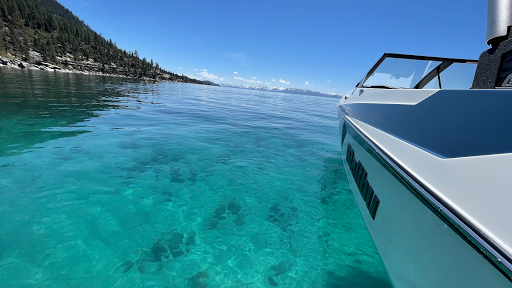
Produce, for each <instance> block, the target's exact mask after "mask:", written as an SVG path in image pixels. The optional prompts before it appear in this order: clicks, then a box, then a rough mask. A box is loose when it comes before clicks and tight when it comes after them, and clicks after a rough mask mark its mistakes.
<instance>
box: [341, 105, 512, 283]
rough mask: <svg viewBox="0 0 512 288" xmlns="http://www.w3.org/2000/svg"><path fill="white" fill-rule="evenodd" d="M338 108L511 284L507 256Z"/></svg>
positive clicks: (379, 153)
mask: <svg viewBox="0 0 512 288" xmlns="http://www.w3.org/2000/svg"><path fill="white" fill-rule="evenodd" d="M337 106H338V107H336V108H337V111H338V115H341V116H342V117H343V119H344V120H345V123H347V124H348V125H350V127H351V128H352V129H353V130H354V131H355V132H356V133H357V134H358V136H360V137H361V139H362V140H363V141H364V142H365V143H366V144H367V145H368V147H369V148H370V149H371V150H372V151H373V152H374V153H375V154H376V155H377V156H378V157H379V158H380V159H381V160H382V161H383V162H384V163H386V164H387V165H388V166H389V167H390V168H391V169H392V170H393V171H394V172H395V173H396V174H397V175H398V176H399V177H401V178H402V180H403V181H404V182H405V183H407V184H408V185H409V186H410V188H412V189H413V190H414V191H416V193H417V194H418V195H420V196H421V197H422V198H423V200H425V201H426V202H427V203H428V204H429V205H430V206H431V207H430V208H431V209H435V210H436V211H438V212H439V213H435V214H437V216H438V217H443V218H444V219H442V220H446V221H443V222H445V223H446V222H448V223H450V224H451V225H452V227H453V228H454V229H456V230H457V231H458V232H459V233H461V234H462V235H464V236H465V237H466V238H467V240H469V241H470V242H471V244H472V245H471V246H473V248H474V249H475V250H477V252H478V253H479V254H482V255H483V256H484V257H485V258H486V259H487V260H488V261H489V262H491V264H492V265H493V266H495V267H496V268H497V269H498V270H500V272H501V273H502V274H504V275H505V276H506V278H507V279H508V280H509V281H511V282H512V261H511V260H512V259H511V258H510V256H509V255H508V254H507V253H506V252H504V251H503V249H501V248H500V247H498V246H497V245H496V244H495V243H494V241H492V240H491V239H489V237H487V236H485V234H484V233H482V232H481V231H480V230H479V229H478V228H476V227H474V225H472V224H471V223H470V222H469V221H468V220H466V219H465V218H464V217H462V216H461V215H460V214H459V213H458V212H456V211H454V209H453V208H451V207H450V205H448V204H446V203H445V202H444V201H443V200H442V199H440V198H439V197H438V196H437V195H436V194H435V193H433V192H432V191H431V190H430V189H429V188H428V187H426V186H425V185H423V184H422V183H421V181H418V180H417V179H416V177H414V176H413V175H411V174H410V173H408V172H407V170H406V169H404V168H403V167H402V166H401V165H400V164H399V163H397V162H396V161H395V160H394V159H393V157H391V156H390V155H388V153H386V152H385V151H383V150H382V149H381V148H380V146H379V145H378V144H376V143H375V142H374V141H373V140H371V139H370V138H369V137H368V136H366V134H365V133H364V132H363V131H362V130H361V129H359V127H357V125H356V124H355V123H354V122H352V120H351V119H349V118H348V116H346V115H345V114H344V113H343V111H342V109H340V107H339V106H341V105H340V104H339V103H338V105H337ZM478 250H480V251H478Z"/></svg>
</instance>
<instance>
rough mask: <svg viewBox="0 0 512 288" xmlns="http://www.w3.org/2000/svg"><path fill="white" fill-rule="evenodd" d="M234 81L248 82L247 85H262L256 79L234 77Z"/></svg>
mask: <svg viewBox="0 0 512 288" xmlns="http://www.w3.org/2000/svg"><path fill="white" fill-rule="evenodd" d="M233 79H235V80H240V81H243V82H247V83H256V84H261V83H262V82H261V81H257V80H254V79H244V78H242V77H233Z"/></svg>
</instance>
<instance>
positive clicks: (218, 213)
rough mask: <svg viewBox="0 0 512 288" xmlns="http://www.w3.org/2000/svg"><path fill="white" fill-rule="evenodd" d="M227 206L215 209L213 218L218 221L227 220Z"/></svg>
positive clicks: (219, 206)
mask: <svg viewBox="0 0 512 288" xmlns="http://www.w3.org/2000/svg"><path fill="white" fill-rule="evenodd" d="M225 214H226V205H224V204H219V205H218V206H217V209H215V211H213V218H215V219H217V220H226V215H225Z"/></svg>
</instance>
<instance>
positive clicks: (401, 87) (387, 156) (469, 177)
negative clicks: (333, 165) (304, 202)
mask: <svg viewBox="0 0 512 288" xmlns="http://www.w3.org/2000/svg"><path fill="white" fill-rule="evenodd" d="M511 9H512V1H510V0H508V1H497V0H496V1H493V0H491V1H489V17H488V18H489V20H488V22H489V24H488V44H490V45H491V46H492V48H491V49H489V50H488V51H485V52H484V53H482V55H481V56H480V60H479V61H475V60H465V59H451V58H437V57H423V56H410V55H401V54H384V55H383V56H382V58H381V59H380V60H379V61H378V62H377V63H376V64H375V66H374V67H373V68H372V69H371V70H370V71H369V72H368V74H367V75H366V76H365V77H364V78H363V80H361V82H360V83H358V84H357V86H356V87H355V89H353V90H352V91H351V92H350V93H349V94H347V95H345V96H344V98H343V99H341V100H340V101H339V103H338V118H339V126H340V134H341V149H342V153H343V155H344V158H345V160H346V161H345V163H344V166H345V170H346V171H347V174H348V178H349V182H350V185H351V188H352V192H353V194H354V197H355V199H356V202H357V204H358V206H359V209H360V211H361V214H362V216H363V219H364V221H365V223H366V226H367V227H368V230H369V231H370V234H371V236H372V238H373V241H374V242H375V245H376V247H377V249H378V251H379V253H380V255H381V257H382V259H383V261H384V264H385V266H386V269H387V271H388V274H389V276H390V279H391V281H392V282H393V285H394V286H395V287H512V282H511V277H512V229H510V224H509V223H510V222H509V221H510V219H512V209H510V207H511V206H512V193H511V192H512V177H510V175H512V145H511V143H512V142H511V141H512V126H511V125H512V113H511V112H512V111H511V109H512V90H510V89H509V88H512V32H509V31H510V27H511V26H512V11H511ZM505 12H506V13H505ZM503 23H506V25H505V24H503ZM500 25H501V26H500ZM503 25H504V26H503ZM470 88H471V89H470Z"/></svg>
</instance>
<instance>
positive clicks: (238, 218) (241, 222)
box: [234, 213, 248, 226]
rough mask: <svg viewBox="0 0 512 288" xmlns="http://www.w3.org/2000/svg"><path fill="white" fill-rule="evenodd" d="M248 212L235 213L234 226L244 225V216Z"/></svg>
mask: <svg viewBox="0 0 512 288" xmlns="http://www.w3.org/2000/svg"><path fill="white" fill-rule="evenodd" d="M247 216H248V214H247V213H240V214H238V215H236V219H235V222H234V223H235V225H236V226H244V224H245V217H247Z"/></svg>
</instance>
